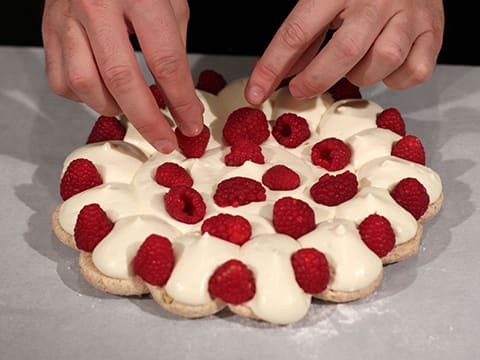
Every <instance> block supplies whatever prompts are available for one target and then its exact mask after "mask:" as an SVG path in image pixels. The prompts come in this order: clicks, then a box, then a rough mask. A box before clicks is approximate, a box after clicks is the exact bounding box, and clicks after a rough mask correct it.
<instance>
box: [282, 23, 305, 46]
mask: <svg viewBox="0 0 480 360" xmlns="http://www.w3.org/2000/svg"><path fill="white" fill-rule="evenodd" d="M280 38H281V40H282V41H283V43H285V44H286V45H287V46H288V47H290V48H292V49H298V48H302V47H304V46H305V45H306V44H308V40H309V37H308V34H307V33H306V32H305V30H304V29H303V27H302V26H301V25H300V23H299V22H297V21H289V22H286V23H285V26H284V27H283V29H282V31H281V32H280Z"/></svg>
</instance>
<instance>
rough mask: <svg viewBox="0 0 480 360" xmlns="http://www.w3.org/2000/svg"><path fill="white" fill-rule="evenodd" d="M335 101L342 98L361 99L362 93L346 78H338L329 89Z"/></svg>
mask: <svg viewBox="0 0 480 360" xmlns="http://www.w3.org/2000/svg"><path fill="white" fill-rule="evenodd" d="M328 92H329V93H331V94H332V97H333V99H334V100H335V101H338V100H342V99H361V98H362V94H361V93H360V88H359V87H358V86H357V85H354V84H352V83H351V82H350V81H349V80H348V79H347V78H341V79H340V80H338V81H337V82H336V83H335V84H334V85H333V86H332V87H331V88H330V89H329V90H328Z"/></svg>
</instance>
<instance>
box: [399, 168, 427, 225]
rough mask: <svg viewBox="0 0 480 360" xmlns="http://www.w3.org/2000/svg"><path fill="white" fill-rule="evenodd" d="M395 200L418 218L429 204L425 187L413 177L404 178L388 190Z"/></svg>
mask: <svg viewBox="0 0 480 360" xmlns="http://www.w3.org/2000/svg"><path fill="white" fill-rule="evenodd" d="M390 194H391V195H392V197H393V198H394V199H395V201H396V202H397V203H398V204H399V205H400V206H401V207H403V208H404V209H405V210H407V211H408V212H409V213H411V214H412V215H413V217H414V218H415V219H417V220H418V219H420V218H421V217H422V215H423V214H425V211H427V209H428V205H429V204H430V197H429V196H428V193H427V189H426V188H425V186H423V184H422V183H421V182H420V181H418V180H417V179H415V178H411V177H409V178H404V179H402V180H400V181H399V182H398V184H397V185H395V187H394V188H393V189H392V191H391V192H390Z"/></svg>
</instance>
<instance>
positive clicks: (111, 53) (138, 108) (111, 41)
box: [83, 2, 176, 152]
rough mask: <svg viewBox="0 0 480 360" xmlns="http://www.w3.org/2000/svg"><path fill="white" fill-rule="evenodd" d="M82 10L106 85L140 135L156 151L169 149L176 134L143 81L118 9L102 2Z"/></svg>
mask: <svg viewBox="0 0 480 360" xmlns="http://www.w3.org/2000/svg"><path fill="white" fill-rule="evenodd" d="M85 10H86V11H84V13H83V14H84V17H85V18H84V19H83V23H84V26H85V30H86V32H87V34H88V37H89V39H90V44H91V46H92V50H93V53H94V54H95V59H96V61H97V66H98V68H99V72H100V74H101V75H102V78H103V80H104V82H105V85H106V87H107V88H108V89H109V91H110V92H111V94H112V96H113V97H114V98H115V100H116V101H117V103H118V104H119V106H120V108H121V109H122V111H123V113H124V114H125V115H126V116H127V117H128V119H129V120H130V121H131V122H132V124H133V125H134V126H135V128H137V130H138V131H139V132H140V133H141V134H142V136H143V137H144V138H145V139H146V140H147V141H148V142H149V143H151V144H152V145H153V146H154V147H155V148H156V149H157V150H159V151H161V152H171V151H172V150H173V149H174V148H175V146H176V137H175V134H174V133H173V130H172V129H171V127H170V125H169V124H168V122H167V120H166V119H165V117H164V116H163V115H162V113H161V111H160V109H159V108H158V106H157V103H156V101H155V99H154V97H153V95H152V93H151V91H150V89H149V88H148V86H147V84H146V82H145V79H144V77H143V74H142V72H141V70H140V67H139V65H138V63H137V58H136V56H135V52H134V50H133V48H132V45H131V43H130V39H129V37H128V31H127V27H126V24H125V21H124V16H123V13H122V11H121V9H119V8H118V7H115V6H112V3H110V2H105V3H104V4H102V6H101V7H96V6H93V5H92V6H91V8H89V9H85Z"/></svg>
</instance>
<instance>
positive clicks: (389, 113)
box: [377, 108, 405, 136]
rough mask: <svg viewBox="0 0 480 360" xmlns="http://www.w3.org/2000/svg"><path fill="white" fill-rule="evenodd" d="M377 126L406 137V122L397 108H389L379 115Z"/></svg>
mask: <svg viewBox="0 0 480 360" xmlns="http://www.w3.org/2000/svg"><path fill="white" fill-rule="evenodd" d="M377 126H378V127H379V128H383V129H388V130H391V131H393V132H394V133H397V134H398V135H400V136H405V121H404V120H403V117H402V114H400V111H398V109H396V108H388V109H385V110H383V111H382V112H380V113H378V114H377Z"/></svg>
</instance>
